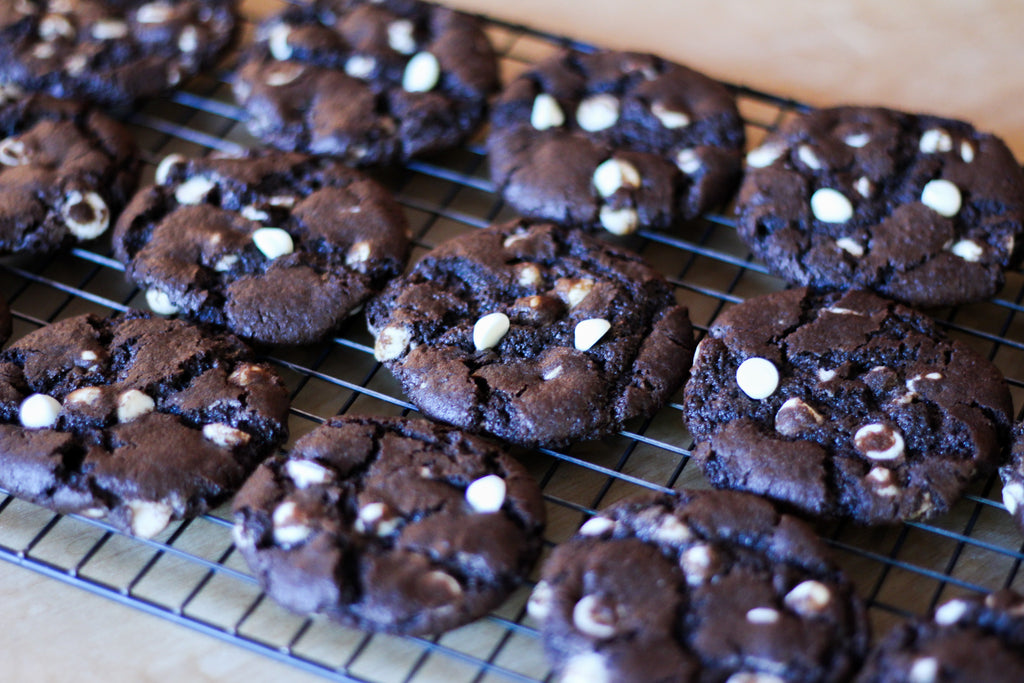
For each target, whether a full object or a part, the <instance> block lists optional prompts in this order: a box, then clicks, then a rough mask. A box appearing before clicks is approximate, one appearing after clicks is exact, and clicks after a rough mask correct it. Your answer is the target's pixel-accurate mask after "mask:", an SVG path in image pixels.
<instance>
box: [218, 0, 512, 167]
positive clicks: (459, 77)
mask: <svg viewBox="0 0 1024 683" xmlns="http://www.w3.org/2000/svg"><path fill="white" fill-rule="evenodd" d="M497 86H498V71H497V60H496V58H495V55H494V51H493V49H492V48H491V45H490V43H489V42H488V41H487V37H486V36H485V34H484V32H483V30H482V29H481V27H480V25H479V23H478V22H477V20H476V19H474V18H472V17H470V16H469V15H466V14H462V13H460V12H455V11H453V10H450V9H448V8H445V7H441V6H439V5H435V4H432V3H427V2H418V1H417V0H383V1H381V0H376V1H374V0H316V1H315V2H310V3H307V4H305V5H302V6H296V7H289V8H288V9H286V10H284V12H282V13H281V14H279V15H277V16H275V17H272V18H270V19H268V20H266V21H265V22H263V24H262V25H261V26H260V27H259V30H258V31H257V34H256V43H255V44H254V45H253V46H252V47H250V48H249V49H248V51H247V52H246V54H245V56H244V57H243V59H242V62H241V65H240V67H239V70H238V72H237V74H236V76H235V81H234V92H235V98H236V99H237V100H238V102H239V104H241V105H242V106H243V107H245V109H247V110H248V112H249V114H250V119H249V122H248V126H249V130H250V131H252V133H253V135H256V136H257V137H259V138H261V139H263V140H264V141H266V142H268V143H270V144H272V145H274V146H276V147H280V148H283V149H288V150H301V151H307V152H313V153H315V154H329V155H332V156H338V157H342V158H343V159H345V161H347V162H349V163H354V164H358V165H370V164H387V163H395V162H399V161H404V160H407V159H409V158H410V157H412V156H414V155H417V154H423V153H426V152H434V151H437V150H441V149H447V148H450V147H454V146H455V145H457V144H459V143H460V142H462V141H463V140H464V139H465V138H466V137H467V136H468V135H469V134H470V133H471V132H472V131H473V130H474V129H476V127H477V126H478V124H479V123H480V122H481V120H482V119H483V117H484V113H485V111H486V106H487V96H488V95H489V94H491V93H492V92H494V91H495V90H496V89H497Z"/></svg>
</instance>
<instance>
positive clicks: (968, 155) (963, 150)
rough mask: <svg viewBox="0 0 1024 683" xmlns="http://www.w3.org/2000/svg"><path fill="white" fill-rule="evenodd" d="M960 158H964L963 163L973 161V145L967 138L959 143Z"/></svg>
mask: <svg viewBox="0 0 1024 683" xmlns="http://www.w3.org/2000/svg"><path fill="white" fill-rule="evenodd" d="M960 158H961V159H963V160H964V163H965V164H969V163H971V162H972V161H974V147H972V146H971V143H969V142H967V140H964V141H963V142H961V143H960Z"/></svg>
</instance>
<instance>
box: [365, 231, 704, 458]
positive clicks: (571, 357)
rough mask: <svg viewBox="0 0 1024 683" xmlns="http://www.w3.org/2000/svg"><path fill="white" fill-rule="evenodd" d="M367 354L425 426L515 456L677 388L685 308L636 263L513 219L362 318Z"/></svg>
mask: <svg viewBox="0 0 1024 683" xmlns="http://www.w3.org/2000/svg"><path fill="white" fill-rule="evenodd" d="M367 320H368V323H369V326H370V330H371V331H372V332H373V333H374V336H375V340H376V341H375V346H374V353H375V354H376V357H377V359H378V360H381V361H383V362H384V363H385V364H386V365H387V366H388V368H389V369H390V370H391V371H392V372H393V373H394V374H395V376H396V377H397V378H398V379H399V380H400V381H401V383H402V387H403V388H404V390H405V393H406V395H407V396H408V397H409V400H411V401H412V402H413V403H414V404H416V406H417V407H418V408H419V409H420V410H422V411H423V412H424V413H425V414H426V415H428V416H430V417H433V418H435V419H438V420H442V421H444V422H448V423H451V424H454V425H457V426H459V427H462V428H464V429H468V430H470V431H485V432H489V433H491V434H494V435H496V436H499V437H501V438H502V439H505V440H508V441H511V442H514V443H518V444H524V445H529V446H536V445H547V446H554V445H563V444H568V443H571V442H573V441H579V440H585V439H596V438H600V437H602V436H605V435H607V434H610V433H612V432H614V431H615V430H617V429H619V428H621V426H622V423H623V422H624V421H625V420H628V419H630V418H633V417H637V416H648V415H650V414H652V413H653V412H654V411H655V410H657V409H658V408H659V407H661V406H662V405H663V404H664V403H665V402H666V401H667V400H668V399H669V397H671V395H672V394H673V393H674V392H675V391H676V390H677V389H679V388H680V387H681V386H682V383H683V382H684V381H685V379H686V374H687V370H688V368H689V365H690V359H691V356H692V352H693V331H692V328H691V326H690V321H689V317H688V315H687V310H686V308H684V307H682V306H680V305H678V304H677V303H676V298H675V295H674V293H673V290H672V287H671V286H670V285H669V284H668V282H666V281H665V279H664V278H663V277H662V276H661V275H660V274H659V273H657V272H656V271H655V270H654V269H653V268H651V267H650V266H648V265H647V264H645V263H644V262H643V261H642V260H641V259H640V257H638V256H637V255H635V254H632V253H630V252H627V251H625V250H623V249H619V248H617V247H613V246H610V245H608V244H606V243H604V242H602V241H600V240H597V239H596V238H593V237H589V236H587V235H585V234H583V233H581V232H580V231H578V230H569V229H565V228H559V227H557V226H554V225H550V224H545V223H539V224H530V223H527V222H523V221H519V222H513V223H508V224H505V225H499V226H494V227H490V228H486V229H482V230H474V231H473V232H470V233H466V234H464V235H461V236H459V237H456V238H454V239H451V240H449V241H447V242H445V243H443V244H441V245H439V246H437V247H436V248H435V249H434V250H433V251H431V252H429V253H428V254H427V255H426V256H425V257H424V258H423V259H422V260H421V261H420V262H419V263H417V264H416V266H415V267H414V268H413V269H412V271H411V272H409V273H408V274H406V275H404V276H402V277H400V278H398V279H396V280H394V281H392V282H391V284H389V285H388V287H387V288H386V289H385V290H384V292H383V293H382V294H381V295H380V296H379V297H378V298H376V299H374V300H373V301H371V302H370V304H369V305H368V306H367Z"/></svg>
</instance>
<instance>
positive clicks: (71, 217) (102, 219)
mask: <svg viewBox="0 0 1024 683" xmlns="http://www.w3.org/2000/svg"><path fill="white" fill-rule="evenodd" d="M83 208H84V210H85V214H86V215H85V216H81V217H80V216H79V215H78V213H79V212H80V211H82V210H83ZM60 215H61V218H63V219H64V224H65V225H67V226H68V230H70V231H71V234H72V235H74V236H75V237H77V238H78V239H80V240H91V239H94V238H96V237H99V236H100V235H102V234H103V233H104V231H106V229H107V227H108V226H109V225H110V209H109V208H107V203H106V202H105V201H103V197H101V196H99V195H98V194H96V193H95V192H86V193H85V194H82V193H81V192H79V191H78V190H72V191H71V192H69V193H68V195H67V197H65V198H64V205H63V206H62V207H61V209H60Z"/></svg>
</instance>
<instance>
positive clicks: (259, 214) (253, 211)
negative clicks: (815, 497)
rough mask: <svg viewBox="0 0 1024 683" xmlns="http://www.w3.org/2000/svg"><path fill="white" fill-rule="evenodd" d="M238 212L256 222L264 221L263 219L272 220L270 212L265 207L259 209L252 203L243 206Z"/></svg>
mask: <svg viewBox="0 0 1024 683" xmlns="http://www.w3.org/2000/svg"><path fill="white" fill-rule="evenodd" d="M238 213H240V214H241V215H242V218H245V219H248V220H250V221H253V222H256V223H262V222H263V221H269V220H270V214H269V213H267V212H266V211H264V210H263V209H257V208H256V207H255V206H252V205H251V204H250V205H248V206H243V207H242V208H241V209H240V210H239V211H238Z"/></svg>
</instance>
